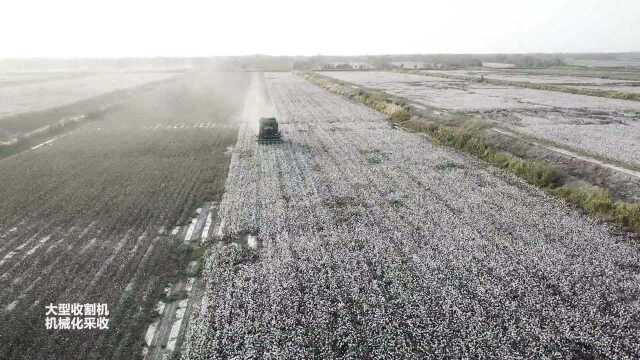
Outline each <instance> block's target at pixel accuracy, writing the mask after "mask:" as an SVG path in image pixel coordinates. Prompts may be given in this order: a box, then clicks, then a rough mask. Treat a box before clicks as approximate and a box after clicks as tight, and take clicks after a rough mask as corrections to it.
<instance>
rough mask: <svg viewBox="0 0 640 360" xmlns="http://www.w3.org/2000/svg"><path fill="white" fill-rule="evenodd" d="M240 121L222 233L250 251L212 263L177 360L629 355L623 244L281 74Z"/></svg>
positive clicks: (555, 204) (632, 306) (536, 193)
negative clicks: (275, 121) (242, 238)
mask: <svg viewBox="0 0 640 360" xmlns="http://www.w3.org/2000/svg"><path fill="white" fill-rule="evenodd" d="M262 87H265V88H266V90H268V94H269V97H270V98H271V100H272V102H273V107H271V105H270V104H269V101H268V100H267V97H266V95H265V92H266V90H265V89H262ZM256 94H257V95H256ZM260 94H262V95H260ZM273 113H275V114H277V116H278V118H279V120H280V123H281V131H282V133H283V139H284V142H283V143H282V144H279V145H258V144H256V143H255V134H256V129H255V127H254V126H253V124H254V122H255V119H256V118H257V117H259V116H261V115H270V114H273ZM243 118H244V121H245V122H244V123H243V125H242V126H241V130H240V133H239V136H238V141H237V144H236V147H235V149H234V151H233V155H232V160H231V164H230V169H229V175H228V178H227V183H226V186H225V195H224V197H223V200H222V202H221V205H220V216H221V219H222V221H223V223H224V227H223V231H224V234H225V236H226V238H233V237H234V236H236V235H238V234H242V233H255V234H257V242H258V244H259V246H258V249H257V250H253V249H249V248H246V247H243V246H241V247H233V246H219V247H216V248H215V249H213V250H212V251H211V253H210V255H209V258H208V261H207V265H206V267H205V274H204V278H205V294H204V298H203V304H202V307H201V308H200V312H199V316H198V317H197V318H196V319H195V321H193V322H192V329H191V331H192V334H191V337H190V339H189V346H188V349H189V351H188V353H187V354H185V357H186V358H190V359H210V358H228V357H235V356H240V357H251V356H257V357H265V358H283V359H284V358H310V357H319V358H362V357H386V358H424V357H429V356H430V357H434V358H443V357H452V358H460V357H491V358H514V357H524V358H540V357H550V358H570V357H572V356H574V357H576V356H577V357H586V356H595V357H596V358H598V357H612V358H635V357H637V356H639V355H640V347H638V344H639V343H640V337H639V336H638V330H639V329H640V328H639V327H638V317H639V315H640V302H639V300H638V297H639V295H640V292H639V291H638V288H637V283H638V281H639V280H640V261H639V260H638V250H637V247H635V246H632V245H629V243H628V239H627V238H625V236H622V235H614V234H613V233H612V231H611V230H610V229H609V227H608V226H606V225H603V224H600V223H596V222H595V221H593V220H591V219H589V218H587V217H585V216H584V215H581V214H579V213H578V212H576V211H574V210H572V209H570V208H569V207H567V206H565V205H564V204H562V203H561V202H559V201H557V200H555V199H553V198H550V197H549V196H547V195H545V194H544V193H543V192H542V191H540V190H537V189H535V188H533V187H531V186H528V185H526V184H525V183H523V182H522V181H520V180H518V179H516V178H514V177H512V176H509V175H507V174H505V173H503V172H501V171H499V170H496V169H493V168H487V167H485V166H484V165H482V164H481V163H479V162H477V161H475V160H473V159H470V158H469V157H466V156H463V155H460V154H457V153H454V152H451V151H449V150H447V149H444V148H440V147H436V146H434V145H432V144H431V143H429V142H427V141H426V140H425V139H424V138H422V137H420V136H418V135H416V134H409V133H405V132H403V131H400V130H397V129H393V128H391V127H390V126H389V125H388V123H386V122H385V120H384V118H383V117H382V115H380V114H378V113H376V112H374V111H372V110H370V109H368V108H366V107H364V106H362V105H357V104H354V103H351V102H348V101H346V100H344V99H343V98H341V97H339V96H336V95H332V94H330V93H328V92H326V91H324V90H322V89H320V88H318V87H316V86H314V85H311V84H309V83H307V82H305V81H304V80H302V79H300V78H297V77H295V76H293V75H291V74H267V75H266V79H265V84H264V85H262V84H261V83H254V85H253V87H252V89H251V90H250V92H249V96H248V97H247V103H246V104H245V112H244V115H243Z"/></svg>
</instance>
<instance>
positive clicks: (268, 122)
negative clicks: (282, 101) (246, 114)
mask: <svg viewBox="0 0 640 360" xmlns="http://www.w3.org/2000/svg"><path fill="white" fill-rule="evenodd" d="M281 140H282V139H281V137H280V130H278V121H277V120H276V118H274V117H263V118H260V121H259V129H258V142H259V143H263V144H271V143H279V142H280V141H281Z"/></svg>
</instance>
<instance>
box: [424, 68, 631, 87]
mask: <svg viewBox="0 0 640 360" xmlns="http://www.w3.org/2000/svg"><path fill="white" fill-rule="evenodd" d="M423 72H424V73H425V74H429V73H432V72H433V73H439V74H445V75H458V76H472V77H476V78H480V76H484V77H485V78H486V79H495V80H504V81H516V82H530V83H535V84H551V85H615V84H638V85H640V82H638V81H633V80H621V79H606V78H599V77H587V76H565V75H549V74H526V73H524V74H519V73H516V72H499V71H482V70H479V71H472V70H471V71H470V70H449V71H447V70H441V71H433V70H424V71H423Z"/></svg>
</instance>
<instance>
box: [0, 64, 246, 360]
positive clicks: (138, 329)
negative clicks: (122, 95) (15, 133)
mask: <svg viewBox="0 0 640 360" xmlns="http://www.w3.org/2000/svg"><path fill="white" fill-rule="evenodd" d="M157 78H158V76H157V75H152V76H151V77H142V78H139V77H138V78H137V79H139V80H140V81H142V80H144V81H148V80H153V79H157ZM74 81H75V80H74ZM124 83H127V84H131V81H130V80H126V81H124ZM124 83H122V84H124ZM247 83H248V76H247V75H245V74H242V73H199V74H193V75H187V76H185V77H182V78H180V79H177V80H175V81H172V82H167V83H161V84H157V85H156V86H154V87H153V88H152V89H149V91H146V92H144V93H142V94H138V95H135V96H132V97H131V98H128V99H126V101H125V102H124V103H123V104H121V106H119V107H118V109H117V110H115V111H112V112H109V113H108V114H106V115H105V116H104V118H103V119H101V120H100V121H97V122H90V123H87V124H85V125H84V126H82V127H80V128H77V129H75V130H74V131H72V132H70V133H68V134H66V135H65V136H61V137H59V138H57V139H55V141H52V142H47V143H44V144H41V146H37V147H34V148H33V149H31V150H27V151H25V152H22V153H20V154H17V155H15V156H12V157H9V158H5V159H2V160H0V184H2V185H1V186H0V199H2V200H1V201H0V321H1V322H2V323H3V326H2V328H0V339H2V340H1V344H0V358H2V359H38V358H55V359H87V358H92V357H93V358H101V359H102V358H112V359H130V358H136V357H139V356H140V354H141V351H142V344H143V335H144V330H145V329H146V326H147V325H148V324H149V323H150V320H151V319H152V318H153V316H154V315H153V308H154V306H155V305H156V302H157V301H158V299H159V297H160V294H161V293H162V291H163V288H164V287H165V286H166V285H167V282H169V281H173V280H175V278H176V276H178V270H182V269H184V266H185V264H184V263H182V262H181V261H182V260H184V259H183V257H184V256H186V255H184V254H183V253H182V252H180V251H179V249H178V245H179V244H180V243H181V240H180V239H176V238H175V237H174V236H172V229H173V227H174V226H176V225H185V224H187V223H188V221H189V220H190V219H191V218H192V217H193V215H194V213H195V210H196V208H197V207H199V206H201V204H202V203H203V202H204V201H216V200H219V198H220V197H221V195H222V191H223V187H224V181H225V179H226V174H227V167H228V162H229V158H230V155H229V149H228V148H229V147H230V146H232V145H233V144H234V143H235V140H236V135H237V114H238V113H239V112H240V111H241V109H242V100H243V99H244V94H245V88H246V86H247ZM57 86H60V85H59V84H58V85H57ZM106 88H109V89H111V88H113V86H105V87H103V89H106ZM61 91H62V90H61ZM63 92H64V91H63ZM72 92H73V91H70V93H72ZM50 302H51V303H54V304H57V303H94V302H95V303H107V304H108V305H109V309H110V312H111V315H110V323H109V327H110V329H109V330H108V331H99V330H86V331H47V330H45V322H44V316H45V307H44V306H45V305H48V304H49V303H50Z"/></svg>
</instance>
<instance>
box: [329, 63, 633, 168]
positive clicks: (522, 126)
mask: <svg viewBox="0 0 640 360" xmlns="http://www.w3.org/2000/svg"><path fill="white" fill-rule="evenodd" d="M323 74H324V75H327V76H330V77H333V78H336V79H338V80H343V81H347V82H351V83H354V84H357V85H360V86H364V87H368V88H373V89H379V90H383V91H385V92H387V93H389V94H392V95H396V96H400V97H403V98H406V99H408V100H410V101H412V102H414V103H418V104H422V105H426V106H429V107H433V108H437V109H445V110H453V111H457V112H461V113H467V114H477V115H481V116H483V117H485V118H487V119H490V120H494V121H497V122H498V123H499V124H500V125H503V126H506V127H508V128H510V129H511V130H514V131H517V132H521V133H523V134H527V135H532V136H535V137H539V138H541V139H545V140H548V141H552V142H555V143H557V144H560V145H564V146H568V147H570V148H574V149H577V150H579V151H583V152H586V153H589V154H594V155H596V156H599V157H604V158H608V159H612V160H616V161H620V162H623V163H627V164H630V165H631V166H638V165H640V141H638V139H640V102H638V101H631V100H619V99H609V98H604V97H595V96H586V95H576V94H568V93H563V92H557V91H544V90H535V89H528V88H521V87H515V86H507V85H491V84H480V83H475V82H471V81H465V80H461V79H448V78H438V77H434V76H422V75H414V74H403V73H391V72H372V71H369V72H342V71H340V72H325V73H323Z"/></svg>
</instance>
